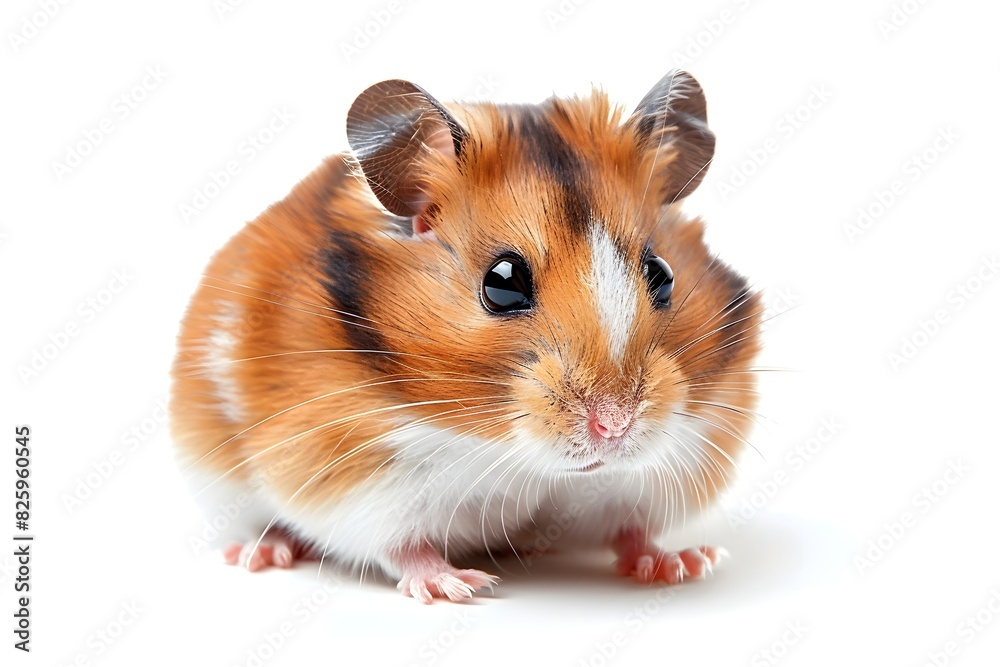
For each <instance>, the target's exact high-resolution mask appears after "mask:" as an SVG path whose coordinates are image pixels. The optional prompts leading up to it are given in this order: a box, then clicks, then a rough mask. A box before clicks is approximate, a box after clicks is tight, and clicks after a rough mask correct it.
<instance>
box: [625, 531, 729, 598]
mask: <svg viewBox="0 0 1000 667" xmlns="http://www.w3.org/2000/svg"><path fill="white" fill-rule="evenodd" d="M614 549H615V552H616V553H617V554H618V563H617V567H618V574H619V575H621V576H623V577H631V576H634V577H635V578H636V581H638V582H639V583H642V584H651V583H653V582H654V581H662V582H665V583H668V584H679V583H681V582H682V581H684V579H686V578H693V579H701V578H703V577H705V576H707V575H709V574H711V573H712V567H713V566H715V565H716V564H717V563H718V562H719V561H720V560H722V558H723V557H726V556H729V552H728V551H726V550H725V549H723V548H722V547H705V546H703V547H697V548H694V549H684V550H683V551H663V550H661V549H659V548H658V547H657V546H656V545H655V544H653V543H652V542H650V541H648V540H647V538H646V533H645V532H644V531H642V530H638V529H635V528H626V529H623V530H622V531H621V532H620V533H619V534H618V537H616V538H615V541H614Z"/></svg>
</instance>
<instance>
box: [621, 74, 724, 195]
mask: <svg viewBox="0 0 1000 667" xmlns="http://www.w3.org/2000/svg"><path fill="white" fill-rule="evenodd" d="M707 120H708V119H707V116H706V113H705V93H704V92H703V91H702V89H701V86H700V85H698V82H697V81H695V79H694V77H692V76H691V75H690V74H688V73H687V72H682V71H680V70H672V71H670V72H668V73H667V75H666V76H664V77H663V78H662V79H660V80H659V82H658V83H657V84H656V85H655V86H653V88H652V90H650V91H649V92H648V93H646V96H645V97H644V98H642V101H641V102H639V106H637V107H636V109H635V111H634V112H633V113H632V116H631V117H630V118H629V119H628V120H627V121H626V126H629V127H630V128H631V129H632V131H633V132H634V133H635V136H636V137H637V139H638V140H639V143H640V145H641V146H642V147H643V148H644V149H645V150H649V151H655V156H654V167H653V169H654V170H655V172H656V173H654V174H653V178H654V179H656V181H658V182H659V183H661V184H662V188H663V189H662V192H661V196H662V198H663V203H664V204H670V203H672V202H674V201H676V200H678V199H681V198H682V197H686V196H687V195H689V194H691V193H692V192H693V191H694V189H695V188H697V187H698V184H700V183H701V180H702V179H703V178H704V177H705V172H706V171H708V165H709V164H710V163H711V162H712V156H713V155H715V135H714V134H712V132H711V130H709V129H708V123H707Z"/></svg>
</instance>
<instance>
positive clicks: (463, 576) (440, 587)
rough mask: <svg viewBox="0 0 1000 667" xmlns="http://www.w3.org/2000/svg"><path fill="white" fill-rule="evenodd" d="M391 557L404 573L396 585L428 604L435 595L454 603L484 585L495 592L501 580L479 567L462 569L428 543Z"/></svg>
mask: <svg viewBox="0 0 1000 667" xmlns="http://www.w3.org/2000/svg"><path fill="white" fill-rule="evenodd" d="M391 560H392V561H394V563H395V565H396V566H397V567H398V568H399V569H400V570H402V572H403V577H402V579H400V580H399V583H398V584H397V585H396V588H398V589H399V590H400V591H401V592H402V593H403V595H406V596H409V597H411V598H414V599H416V600H419V601H420V602H423V603H424V604H430V603H431V602H433V601H434V598H447V599H449V600H451V601H452V602H460V601H462V600H467V599H469V598H471V597H472V596H473V595H474V594H475V592H476V591H478V590H479V589H480V588H483V587H484V586H488V587H489V589H490V590H491V591H492V590H493V586H495V585H496V584H497V583H498V582H499V581H500V579H499V578H497V577H494V576H493V575H491V574H486V573H485V572H480V571H479V570H459V569H458V568H456V567H452V565H451V564H450V563H448V561H446V560H445V559H444V558H443V557H442V556H441V554H439V553H438V552H437V551H436V550H435V549H434V548H433V547H431V546H429V545H427V544H424V545H421V546H418V547H409V548H406V549H403V550H402V551H400V552H399V553H397V554H395V555H394V557H393V558H392V559H391Z"/></svg>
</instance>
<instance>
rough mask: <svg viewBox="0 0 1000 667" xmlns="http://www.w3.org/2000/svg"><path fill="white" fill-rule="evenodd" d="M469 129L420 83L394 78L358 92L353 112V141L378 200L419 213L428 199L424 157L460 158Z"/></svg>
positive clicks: (395, 209)
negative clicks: (438, 154) (424, 181)
mask: <svg viewBox="0 0 1000 667" xmlns="http://www.w3.org/2000/svg"><path fill="white" fill-rule="evenodd" d="M464 139H465V131H464V130H463V129H462V127H461V126H460V125H459V124H458V122H457V121H456V120H455V119H454V118H453V117H452V116H451V114H449V113H448V112H447V111H446V110H445V108H444V107H443V106H442V105H441V103H440V102H438V101H437V100H436V99H434V98H433V97H431V96H430V95H429V94H428V93H427V91H425V90H424V89H423V88H421V87H420V86H417V85H415V84H412V83H410V82H409V81H402V80H400V79H393V80H391V81H383V82H382V83H376V84H375V85H374V86H372V87H370V88H368V89H367V90H366V91H365V92H363V93H361V94H360V95H359V96H358V99H356V100H355V101H354V104H353V105H352V106H351V110H350V111H349V112H348V113H347V140H348V142H350V144H351V148H352V149H353V150H354V153H355V155H356V156H357V158H358V162H359V163H360V164H361V170H362V171H363V172H364V174H365V177H366V178H367V179H368V183H369V185H371V188H372V191H373V192H374V193H375V196H376V197H378V200H379V201H380V202H381V203H382V205H383V206H385V207H386V209H388V210H389V211H390V212H391V213H394V214H396V215H402V216H417V215H419V214H420V213H421V212H422V211H423V209H424V208H425V207H426V206H427V204H428V200H427V196H426V194H425V193H424V186H423V183H422V173H423V169H425V167H424V166H422V162H423V160H422V158H423V156H424V155H426V153H427V152H428V151H437V152H439V153H442V154H443V155H445V156H447V157H449V158H452V159H457V157H458V155H459V153H460V152H461V150H462V141H463V140H464Z"/></svg>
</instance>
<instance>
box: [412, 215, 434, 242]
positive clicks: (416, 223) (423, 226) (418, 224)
mask: <svg viewBox="0 0 1000 667" xmlns="http://www.w3.org/2000/svg"><path fill="white" fill-rule="evenodd" d="M430 231H431V226H430V225H428V224H427V220H426V219H425V218H424V214H423V213H417V214H416V215H415V216H413V234H414V235H415V236H420V235H421V234H427V233H429V232H430Z"/></svg>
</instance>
